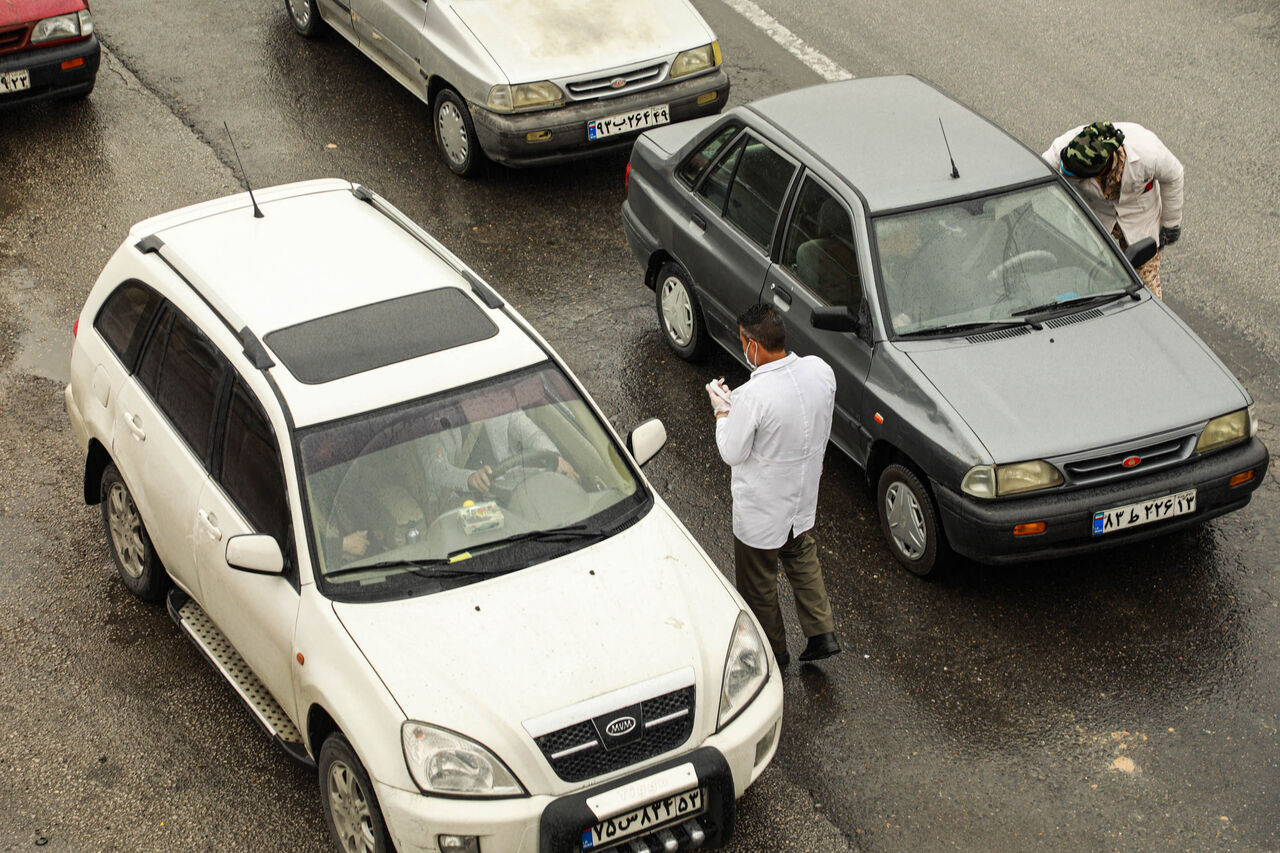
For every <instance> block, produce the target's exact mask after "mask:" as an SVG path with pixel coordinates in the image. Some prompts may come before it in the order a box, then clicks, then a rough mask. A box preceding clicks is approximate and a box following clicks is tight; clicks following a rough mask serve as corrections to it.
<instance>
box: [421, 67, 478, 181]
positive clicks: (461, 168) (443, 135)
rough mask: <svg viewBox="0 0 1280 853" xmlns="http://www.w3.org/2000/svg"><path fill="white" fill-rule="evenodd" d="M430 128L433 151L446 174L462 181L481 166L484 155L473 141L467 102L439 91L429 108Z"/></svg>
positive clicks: (474, 128) (453, 92) (472, 125)
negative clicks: (450, 173)
mask: <svg viewBox="0 0 1280 853" xmlns="http://www.w3.org/2000/svg"><path fill="white" fill-rule="evenodd" d="M431 125H432V128H433V130H434V133H435V138H436V148H437V149H438V150H439V151H440V156H441V157H443V158H444V163H445V165H446V166H448V167H449V171H451V172H453V173H454V174H455V175H460V176H462V177H464V178H470V177H474V176H475V175H476V174H478V173H479V171H480V167H481V165H482V164H483V163H484V152H483V151H481V150H480V143H479V141H478V140H477V139H476V126H475V124H473V123H472V121H471V110H470V108H469V107H468V106H467V102H466V101H465V100H463V98H462V96H461V95H459V94H458V93H457V92H455V91H454V90H452V89H441V90H440V91H439V93H438V94H437V95H436V99H435V102H434V103H433V104H432V107H431Z"/></svg>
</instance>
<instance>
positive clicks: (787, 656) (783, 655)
mask: <svg viewBox="0 0 1280 853" xmlns="http://www.w3.org/2000/svg"><path fill="white" fill-rule="evenodd" d="M773 656H774V657H775V658H777V659H778V666H786V665H787V664H789V663H791V652H789V651H787V650H786V649H783V650H782V651H780V652H774V653H773Z"/></svg>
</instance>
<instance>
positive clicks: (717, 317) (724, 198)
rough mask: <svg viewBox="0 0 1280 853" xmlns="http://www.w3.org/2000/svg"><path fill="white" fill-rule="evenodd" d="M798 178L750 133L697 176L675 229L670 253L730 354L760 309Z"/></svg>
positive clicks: (788, 161) (792, 166)
mask: <svg viewBox="0 0 1280 853" xmlns="http://www.w3.org/2000/svg"><path fill="white" fill-rule="evenodd" d="M718 138H719V136H718V135H717V136H716V137H714V138H713V139H712V142H713V143H714V142H715V141H716V139H718ZM698 153H699V152H695V155H694V156H695V157H696V156H698ZM796 170H797V164H796V161H795V160H793V159H792V158H791V157H789V156H787V155H786V154H784V153H783V152H781V151H780V150H779V149H777V148H776V147H774V146H773V145H772V144H771V143H769V142H767V141H765V140H764V139H762V138H761V137H760V136H759V135H757V134H756V133H754V132H753V131H752V130H750V129H749V128H748V129H744V130H743V131H742V132H741V133H739V134H738V135H737V137H736V138H734V139H733V141H732V142H731V143H730V144H729V145H727V146H726V147H725V150H724V151H723V152H721V153H720V155H719V156H718V157H717V158H716V159H715V160H714V162H712V163H710V164H709V165H708V166H707V167H706V168H705V169H703V170H702V172H701V174H699V175H698V176H697V181H696V183H695V184H694V185H693V187H692V189H691V192H689V193H688V194H687V195H686V201H685V210H684V215H683V216H682V217H681V221H679V222H677V223H675V226H674V228H673V229H672V251H673V253H674V254H675V256H676V258H677V259H679V261H680V263H681V264H683V265H684V267H685V269H686V270H687V271H688V272H689V275H690V276H691V277H692V278H693V283H694V286H695V287H696V289H697V292H698V297H699V300H700V301H701V303H702V313H703V317H704V319H705V320H706V321H707V329H708V331H710V332H711V334H712V335H713V336H714V337H716V338H717V339H719V340H720V342H721V343H723V344H724V345H725V346H727V347H729V348H730V350H731V351H732V350H734V349H737V347H738V343H737V341H738V323H737V318H738V315H740V314H741V313H742V312H743V311H744V310H745V309H746V308H748V307H749V306H750V305H751V304H752V303H753V302H755V301H756V298H757V296H758V294H759V293H760V288H761V286H762V284H763V282H764V278H765V274H766V273H767V272H768V270H769V251H770V248H771V247H772V245H773V235H774V231H775V229H776V225H777V219H778V211H779V210H780V209H781V208H782V204H783V200H784V199H785V198H786V195H787V192H788V190H789V188H790V186H791V182H792V180H793V178H794V176H795V173H796Z"/></svg>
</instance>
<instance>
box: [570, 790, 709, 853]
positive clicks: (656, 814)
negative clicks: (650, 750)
mask: <svg viewBox="0 0 1280 853" xmlns="http://www.w3.org/2000/svg"><path fill="white" fill-rule="evenodd" d="M706 800H707V789H706V788H695V789H693V790H691V791H685V792H683V793H680V794H672V795H671V796H670V797H664V798H663V799H661V800H658V801H656V802H652V803H649V804H648V805H644V806H641V807H640V808H638V809H633V810H632V811H629V812H627V813H625V814H620V815H617V816H615V817H611V818H609V819H608V820H602V821H600V822H599V823H597V824H596V825H595V826H593V827H591V828H590V829H584V830H583V831H582V849H583V850H599V849H601V848H602V847H612V846H613V845H615V844H618V843H619V842H621V841H623V840H624V839H627V838H630V837H632V836H633V835H644V834H645V833H647V832H656V831H657V830H659V829H661V828H662V827H664V826H666V825H667V824H669V823H675V822H677V821H681V820H684V819H686V818H690V817H693V816H694V815H696V814H701V813H702V812H704V811H706V808H707V802H706Z"/></svg>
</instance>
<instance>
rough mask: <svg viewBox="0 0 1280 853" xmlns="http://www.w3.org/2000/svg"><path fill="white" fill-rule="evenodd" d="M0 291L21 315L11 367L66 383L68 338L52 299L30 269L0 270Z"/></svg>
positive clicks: (69, 339)
mask: <svg viewBox="0 0 1280 853" xmlns="http://www.w3.org/2000/svg"><path fill="white" fill-rule="evenodd" d="M0 294H7V295H8V297H9V300H10V301H11V302H12V303H13V306H14V307H15V308H16V309H17V310H18V313H19V314H20V316H21V320H20V324H21V326H22V327H23V331H22V333H21V334H20V335H18V340H17V352H16V354H15V356H14V363H13V367H14V368H15V369H16V370H18V371H19V372H21V373H26V374H30V375H32V376H40V377H43V378H45V379H52V380H54V381H55V382H59V383H65V382H67V380H68V379H69V378H70V368H71V364H70V362H71V341H72V336H71V333H70V331H69V330H67V329H65V328H63V327H62V323H61V322H59V320H58V319H57V318H58V313H57V311H56V310H55V309H54V306H53V300H52V299H50V298H49V297H48V296H46V295H45V294H44V293H43V292H42V291H41V289H40V287H39V285H38V284H37V282H36V280H35V279H34V278H33V277H32V276H31V272H30V271H29V270H26V269H22V268H18V269H12V270H3V271H0Z"/></svg>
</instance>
